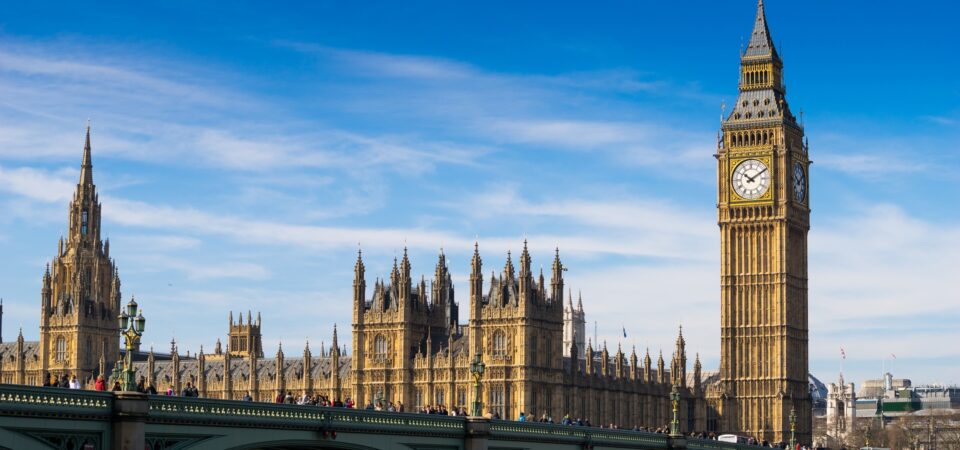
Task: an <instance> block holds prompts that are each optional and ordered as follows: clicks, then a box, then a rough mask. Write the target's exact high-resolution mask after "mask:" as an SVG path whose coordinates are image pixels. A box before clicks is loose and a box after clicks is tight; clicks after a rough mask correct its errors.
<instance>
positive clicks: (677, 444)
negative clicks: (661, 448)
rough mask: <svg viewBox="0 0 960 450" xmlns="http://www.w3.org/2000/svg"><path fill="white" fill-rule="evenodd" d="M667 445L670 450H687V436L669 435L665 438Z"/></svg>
mask: <svg viewBox="0 0 960 450" xmlns="http://www.w3.org/2000/svg"><path fill="white" fill-rule="evenodd" d="M667 447H668V448H669V449H670V450H687V438H686V437H683V436H670V438H669V440H667Z"/></svg>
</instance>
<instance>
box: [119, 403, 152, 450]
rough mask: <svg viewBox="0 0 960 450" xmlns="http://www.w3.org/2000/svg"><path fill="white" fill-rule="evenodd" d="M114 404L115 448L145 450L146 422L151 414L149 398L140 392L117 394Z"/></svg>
mask: <svg viewBox="0 0 960 450" xmlns="http://www.w3.org/2000/svg"><path fill="white" fill-rule="evenodd" d="M114 394H115V395H116V397H115V399H114V402H113V436H112V439H111V440H112V442H113V448H115V449H120V450H141V449H143V448H144V445H145V440H144V436H145V435H146V433H145V428H144V422H145V421H146V419H147V416H148V415H149V412H150V405H149V403H147V396H146V395H143V394H140V393H138V392H115V393H114Z"/></svg>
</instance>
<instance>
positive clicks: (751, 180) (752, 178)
mask: <svg viewBox="0 0 960 450" xmlns="http://www.w3.org/2000/svg"><path fill="white" fill-rule="evenodd" d="M766 171H767V169H763V170H761V171H759V172H757V174H756V175H754V176H752V177H751V176H750V175H747V181H749V182H751V183H753V180H754V179H756V178H757V177H759V176H760V174H762V173H764V172H766ZM745 175H746V174H745Z"/></svg>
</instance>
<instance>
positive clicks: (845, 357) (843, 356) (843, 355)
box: [840, 347, 847, 359]
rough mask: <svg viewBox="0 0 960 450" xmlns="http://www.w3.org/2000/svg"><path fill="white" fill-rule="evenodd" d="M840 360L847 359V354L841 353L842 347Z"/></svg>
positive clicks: (841, 351)
mask: <svg viewBox="0 0 960 450" xmlns="http://www.w3.org/2000/svg"><path fill="white" fill-rule="evenodd" d="M840 359H847V352H845V351H843V347H840Z"/></svg>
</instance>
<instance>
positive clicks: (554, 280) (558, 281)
mask: <svg viewBox="0 0 960 450" xmlns="http://www.w3.org/2000/svg"><path fill="white" fill-rule="evenodd" d="M552 269H553V276H552V277H551V278H550V299H551V300H552V301H553V302H555V303H556V304H557V305H562V304H563V263H562V262H560V247H557V248H555V249H554V252H553V267H552ZM570 312H571V313H572V312H573V302H572V300H571V303H570Z"/></svg>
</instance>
